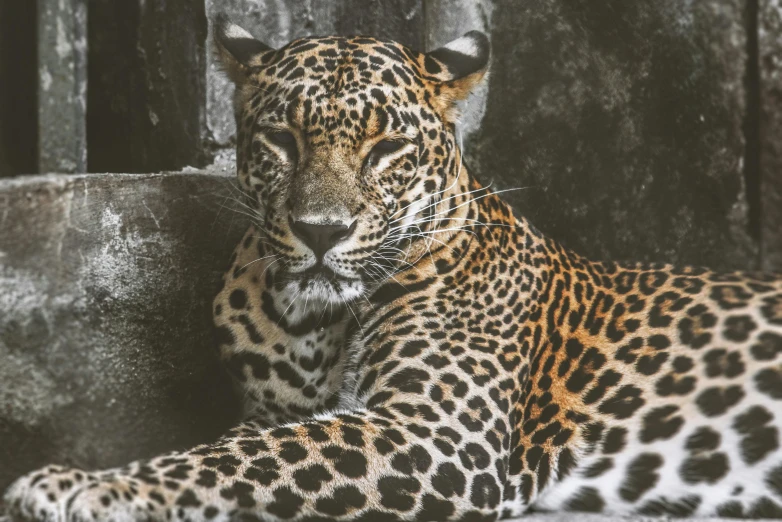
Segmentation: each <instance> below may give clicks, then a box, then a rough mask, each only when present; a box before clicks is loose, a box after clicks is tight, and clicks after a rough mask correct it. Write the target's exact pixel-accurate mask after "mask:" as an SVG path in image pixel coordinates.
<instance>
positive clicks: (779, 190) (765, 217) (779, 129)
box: [758, 0, 782, 272]
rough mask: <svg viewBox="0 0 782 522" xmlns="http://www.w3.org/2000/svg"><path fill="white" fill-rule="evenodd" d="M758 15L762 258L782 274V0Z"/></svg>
mask: <svg viewBox="0 0 782 522" xmlns="http://www.w3.org/2000/svg"><path fill="white" fill-rule="evenodd" d="M758 14H759V16H758V21H759V34H758V36H759V38H758V40H759V58H760V60H759V66H760V71H759V76H760V78H759V79H760V101H761V103H762V105H761V114H760V144H759V145H760V150H759V154H760V165H759V167H760V172H759V174H760V187H761V190H760V198H761V199H760V227H761V230H760V233H761V248H762V259H763V268H764V269H766V270H777V271H780V272H782V140H781V139H780V137H782V41H780V34H782V1H780V0H762V1H761V2H760V9H759V13H758Z"/></svg>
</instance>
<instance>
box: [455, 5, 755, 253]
mask: <svg viewBox="0 0 782 522" xmlns="http://www.w3.org/2000/svg"><path fill="white" fill-rule="evenodd" d="M745 7H746V6H745V2H743V1H741V0H719V1H706V2H681V1H679V0H665V1H661V2H654V3H644V2H626V1H623V0H606V1H603V2H598V3H595V2H591V1H568V2H565V1H562V2H559V1H557V2H518V1H515V0H497V1H495V2H494V12H493V15H492V20H493V22H492V28H491V35H492V44H493V49H494V61H493V64H492V67H493V68H492V72H491V77H490V79H489V94H488V101H487V108H486V113H485V116H484V118H483V121H482V124H481V128H480V130H479V131H478V133H477V134H476V135H475V137H474V139H473V140H471V141H470V142H469V143H468V150H467V158H468V164H469V165H470V166H472V167H473V170H474V171H476V172H477V173H479V175H480V176H481V178H482V179H483V181H485V182H489V181H495V182H496V185H495V186H496V187H497V188H502V189H504V188H510V187H523V190H520V191H517V192H511V193H508V194H507V195H506V197H507V199H508V200H509V201H511V202H513V204H514V205H515V207H516V208H517V209H518V210H519V211H520V212H522V213H523V214H524V215H525V216H527V217H528V218H530V219H531V220H532V222H533V223H535V224H536V225H537V226H538V227H539V228H541V229H542V230H543V231H544V232H546V233H548V234H550V235H552V236H554V237H555V238H557V239H559V240H560V241H563V242H564V243H566V244H567V245H568V246H570V247H571V248H574V249H576V250H578V251H580V252H582V253H584V254H586V255H589V256H592V257H595V258H604V259H638V260H654V261H671V262H675V263H687V264H705V265H710V266H713V267H716V268H742V267H743V268H749V267H756V266H757V265H758V263H757V244H756V243H755V242H754V241H753V240H752V239H751V237H750V235H749V234H748V232H747V227H748V218H747V215H748V208H747V201H746V198H745V187H744V171H743V168H742V165H743V163H744V154H745V141H744V135H743V131H742V125H743V123H744V118H745V98H746V92H745V85H744V79H745V67H746V62H747V55H746V41H747V40H746V33H745V27H746V23H745Z"/></svg>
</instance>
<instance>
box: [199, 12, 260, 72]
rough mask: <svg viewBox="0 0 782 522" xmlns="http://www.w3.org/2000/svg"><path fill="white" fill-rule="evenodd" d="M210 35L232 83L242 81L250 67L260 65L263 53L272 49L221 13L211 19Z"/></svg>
mask: <svg viewBox="0 0 782 522" xmlns="http://www.w3.org/2000/svg"><path fill="white" fill-rule="evenodd" d="M212 36H213V38H214V44H215V48H216V50H217V54H218V56H219V57H220V62H221V63H222V64H223V67H225V70H226V72H227V73H228V76H229V78H231V80H232V81H233V82H234V83H242V82H243V81H244V80H245V79H246V78H247V74H248V72H249V70H250V68H252V67H257V66H259V65H261V58H262V57H263V55H265V54H266V53H269V52H273V51H274V49H272V48H271V47H269V46H268V45H266V44H265V43H263V42H261V41H259V40H256V39H255V38H253V36H252V35H251V34H250V33H249V32H247V31H246V30H245V29H243V28H241V27H239V26H238V25H236V24H235V23H233V22H231V21H230V20H229V19H228V17H227V16H225V15H224V14H222V13H220V14H218V15H217V16H215V17H214V19H213V20H212Z"/></svg>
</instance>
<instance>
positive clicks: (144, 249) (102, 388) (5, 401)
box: [0, 174, 245, 490]
mask: <svg viewBox="0 0 782 522" xmlns="http://www.w3.org/2000/svg"><path fill="white" fill-rule="evenodd" d="M231 187H232V180H231V179H230V178H228V177H224V176H217V175H206V174H162V175H139V176H127V175H99V176H89V175H88V176H74V177H65V176H45V177H33V178H27V179H24V178H16V179H9V180H5V181H0V209H2V211H0V441H2V444H0V490H2V489H3V488H4V487H5V486H6V485H7V484H8V483H9V482H10V481H11V480H12V479H13V478H15V477H16V476H18V475H20V474H22V473H24V472H26V471H29V470H31V469H34V468H36V467H39V466H41V465H44V464H46V463H48V462H59V463H66V464H74V465H77V466H84V467H86V468H95V467H107V466H116V465H120V464H124V463H126V462H127V461H129V460H130V459H135V458H140V457H145V456H152V455H154V454H157V453H159V452H162V451H165V450H170V449H172V448H176V447H185V446H189V445H192V444H195V443H197V442H202V441H205V440H207V439H209V438H212V437H215V436H217V435H218V434H219V433H220V432H222V431H224V430H225V429H226V428H227V427H228V425H229V424H231V422H233V420H234V416H235V414H236V413H237V412H236V401H234V400H233V397H232V394H231V391H230V384H229V382H228V380H227V379H226V377H225V376H224V375H223V373H222V370H221V367H220V365H219V363H218V360H217V355H216V351H215V350H214V346H213V343H212V326H211V324H212V322H211V300H212V298H213V296H214V294H215V293H216V291H217V287H218V285H219V281H220V277H221V274H222V272H223V271H224V270H225V268H226V267H227V263H228V258H229V257H230V254H231V252H232V250H233V248H234V246H235V243H237V242H238V240H239V238H240V236H241V233H242V232H243V230H241V229H242V228H243V225H244V223H245V222H244V220H243V219H241V216H238V214H235V213H233V212H231V211H229V210H224V209H223V208H222V207H223V205H224V204H225V202H226V197H228V196H230V195H231V194H232V188H231Z"/></svg>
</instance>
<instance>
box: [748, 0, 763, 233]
mask: <svg viewBox="0 0 782 522" xmlns="http://www.w3.org/2000/svg"><path fill="white" fill-rule="evenodd" d="M758 4H759V0H748V1H747V12H746V24H747V25H746V27H747V69H746V76H745V78H744V89H745V92H746V108H745V115H744V143H745V144H744V183H745V186H746V197H747V205H748V210H747V226H748V232H749V234H750V236H751V237H752V238H753V239H755V240H756V241H757V242H758V243H759V242H760V240H761V233H760V226H761V223H760V221H761V197H760V189H761V187H760V184H761V177H760V153H761V147H760V51H759V44H758V26H759V24H758V16H759V5H758Z"/></svg>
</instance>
